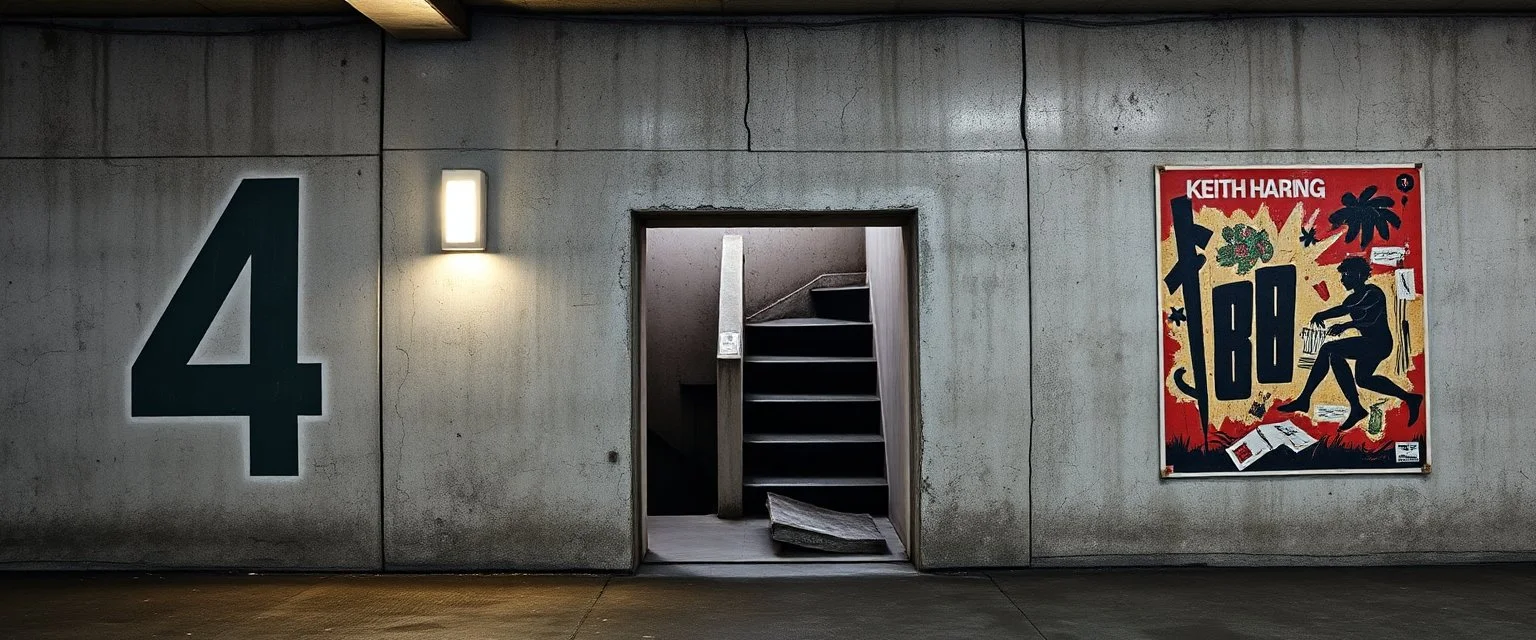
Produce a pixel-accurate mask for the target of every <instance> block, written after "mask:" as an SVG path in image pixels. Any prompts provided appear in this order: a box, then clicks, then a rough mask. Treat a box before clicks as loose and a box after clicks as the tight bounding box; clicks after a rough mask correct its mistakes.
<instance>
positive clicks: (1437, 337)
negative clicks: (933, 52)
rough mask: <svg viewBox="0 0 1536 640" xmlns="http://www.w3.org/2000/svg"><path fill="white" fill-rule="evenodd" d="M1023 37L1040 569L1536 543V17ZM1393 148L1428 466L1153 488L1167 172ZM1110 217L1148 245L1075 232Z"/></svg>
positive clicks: (1374, 556) (1353, 556) (1280, 23)
mask: <svg viewBox="0 0 1536 640" xmlns="http://www.w3.org/2000/svg"><path fill="white" fill-rule="evenodd" d="M1025 42H1026V43H1027V45H1028V47H1027V49H1026V54H1027V55H1026V61H1027V63H1028V74H1029V75H1028V77H1029V81H1030V86H1029V94H1028V98H1027V100H1026V120H1027V123H1028V126H1029V129H1028V132H1029V137H1030V144H1031V148H1032V149H1036V150H1037V151H1035V152H1033V153H1032V154H1031V156H1030V201H1031V205H1032V208H1031V212H1032V217H1031V219H1032V225H1031V226H1032V227H1033V228H1034V241H1035V244H1034V247H1035V254H1034V256H1033V264H1034V265H1035V266H1036V272H1035V274H1036V275H1035V278H1034V287H1033V290H1034V293H1035V299H1034V306H1033V312H1034V313H1033V316H1034V323H1033V334H1034V338H1035V339H1034V344H1035V351H1034V359H1035V369H1034V390H1035V397H1036V403H1035V414H1034V416H1035V428H1034V435H1035V442H1034V450H1033V451H1034V453H1033V458H1032V460H1031V466H1032V467H1033V469H1034V475H1033V485H1032V487H1031V492H1032V494H1033V497H1034V500H1033V504H1034V518H1033V522H1034V533H1033V538H1034V545H1033V548H1034V551H1033V555H1034V561H1035V563H1036V564H1053V565H1054V564H1123V563H1141V562H1201V561H1207V562H1219V563H1234V564H1236V563H1242V564H1255V563H1345V562H1415V561H1456V560H1478V559H1492V558H1509V557H1526V558H1528V557H1530V554H1531V553H1532V552H1536V538H1532V536H1531V534H1530V530H1531V525H1532V523H1533V522H1536V507H1533V504H1536V501H1533V498H1536V477H1532V474H1531V473H1530V472H1529V470H1530V468H1531V462H1530V459H1529V457H1527V456H1526V455H1525V453H1524V452H1525V451H1529V450H1530V449H1531V447H1532V446H1533V445H1536V434H1533V433H1532V432H1531V431H1530V430H1529V429H1527V428H1525V427H1524V426H1523V425H1525V424H1529V423H1530V422H1531V421H1532V419H1536V409H1533V407H1532V405H1531V404H1530V403H1529V402H1526V401H1525V396H1526V395H1528V390H1529V389H1531V388H1533V383H1536V379H1533V377H1532V376H1533V374H1532V372H1533V371H1536V355H1533V353H1536V352H1533V351H1532V349H1531V347H1532V346H1533V342H1536V340H1533V338H1532V336H1531V332H1530V331H1529V329H1528V327H1529V326H1531V323H1532V322H1533V321H1536V294H1533V292H1532V289H1531V287H1529V286H1527V285H1525V284H1523V283H1524V282H1526V281H1527V280H1528V279H1529V278H1530V277H1531V276H1532V275H1533V273H1532V271H1531V270H1532V269H1533V268H1536V225H1533V224H1532V223H1531V210H1532V204H1531V203H1532V202H1533V200H1532V198H1533V196H1536V172H1533V171H1532V168H1533V167H1536V151H1533V149H1536V20H1531V19H1521V20H1510V19H1462V20H1434V19H1337V20H1315V19H1306V20H1300V19H1298V20H1258V21H1253V20H1250V21H1242V22H1233V23H1215V24H1201V23H1195V24H1182V25H1165V26H1157V27H1140V28H1134V29H1114V30H1099V31H1085V30H1077V29H1065V28H1059V27H1052V26H1044V25H1031V26H1030V27H1029V28H1028V30H1027V32H1026V34H1025ZM1388 162H1392V163H1403V162H1423V163H1424V189H1425V190H1424V194H1425V198H1426V204H1425V212H1426V213H1425V220H1426V225H1427V228H1426V230H1425V236H1426V241H1427V244H1428V246H1429V256H1428V270H1429V278H1428V283H1429V284H1428V292H1427V300H1429V303H1428V304H1429V317H1430V322H1431V324H1430V327H1429V349H1430V352H1431V355H1430V361H1429V367H1430V370H1429V383H1430V394H1431V405H1432V408H1431V412H1432V415H1431V420H1432V422H1433V424H1434V425H1435V426H1434V432H1433V434H1432V443H1431V446H1432V449H1433V456H1434V461H1435V462H1434V471H1433V473H1432V474H1430V475H1427V476H1353V477H1317V476H1314V477H1296V478H1286V479H1267V480H1254V479H1209V480H1174V481H1160V480H1158V478H1157V475H1156V472H1155V468H1156V467H1157V460H1158V446H1159V445H1158V430H1157V423H1158V413H1157V393H1158V391H1157V379H1156V377H1155V376H1154V375H1153V372H1155V371H1157V370H1158V365H1157V346H1156V345H1157V343H1156V340H1157V326H1156V324H1155V322H1154V321H1153V315H1152V310H1151V309H1152V307H1153V305H1154V304H1155V300H1156V297H1155V291H1156V289H1155V287H1157V286H1158V283H1159V279H1160V275H1159V274H1158V273H1156V269H1155V267H1154V265H1155V263H1156V262H1155V257H1154V254H1153V243H1152V242H1151V240H1150V239H1151V238H1152V237H1153V233H1154V225H1155V222H1154V217H1153V211H1155V209H1154V207H1155V203H1154V202H1153V178H1152V176H1153V170H1152V167H1153V166H1154V165H1158V164H1179V165H1199V164H1236V165H1244V164H1297V163H1319V164H1358V163H1377V164H1380V163H1388ZM1106 229H1109V230H1113V232H1114V233H1115V234H1117V235H1119V234H1123V235H1121V236H1120V237H1124V238H1127V239H1132V240H1131V241H1127V242H1100V241H1085V240H1084V236H1085V235H1086V234H1089V233H1092V234H1094V235H1095V236H1096V237H1102V236H1100V235H1099V234H1102V233H1104V230H1106ZM1138 238H1145V239H1147V241H1146V242H1139V241H1134V239H1138ZM1047 268H1048V270H1047Z"/></svg>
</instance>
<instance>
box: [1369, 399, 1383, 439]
mask: <svg viewBox="0 0 1536 640" xmlns="http://www.w3.org/2000/svg"><path fill="white" fill-rule="evenodd" d="M1386 403H1387V401H1386V400H1382V401H1381V402H1377V403H1376V404H1373V405H1371V417H1370V421H1368V422H1366V423H1365V432H1366V433H1368V434H1370V435H1371V437H1372V438H1375V437H1378V436H1380V435H1381V432H1382V431H1384V430H1386V428H1387V416H1386V414H1385V413H1383V412H1382V410H1381V405H1384V404H1386Z"/></svg>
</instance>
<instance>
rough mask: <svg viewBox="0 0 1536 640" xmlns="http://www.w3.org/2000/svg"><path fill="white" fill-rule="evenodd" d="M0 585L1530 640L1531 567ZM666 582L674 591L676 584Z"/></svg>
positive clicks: (205, 603) (783, 619) (383, 608)
mask: <svg viewBox="0 0 1536 640" xmlns="http://www.w3.org/2000/svg"><path fill="white" fill-rule="evenodd" d="M756 567H758V568H759V569H760V570H758V569H753V565H725V566H720V567H718V569H719V570H718V571H716V570H714V569H711V568H710V566H709V565H671V566H664V567H660V568H659V570H655V571H650V573H651V574H652V575H647V574H646V573H642V575H639V576H589V575H537V576H530V575H257V576H249V575H243V574H239V575H229V574H222V575H219V574H181V573H164V574H128V573H110V574H102V573H92V574H60V573H51V574H9V575H3V576H0V637H4V638H124V637H134V638H140V637H172V636H174V637H180V638H186V637H192V638H210V637H211V638H301V637H324V638H374V637H392V638H560V639H571V638H637V639H644V638H654V639H662V638H710V639H716V638H718V639H748V638H812V639H817V638H826V639H829V640H830V639H833V638H837V639H847V640H856V639H862V638H869V639H875V638H881V639H884V638H957V639H959V638H965V639H989V638H1042V637H1043V638H1049V639H1051V640H1060V639H1067V638H1075V639H1088V638H1093V639H1102V640H1116V639H1131V638H1146V639H1173V638H1191V639H1201V638H1276V639H1278V638H1296V639H1307V638H1410V637H1411V638H1532V637H1536V565H1484V566H1453V567H1397V568H1306V569H1160V570H1133V571H1068V570H1029V571H1011V572H986V573H966V574H946V575H936V574H929V575H918V574H915V573H912V572H911V570H910V569H902V568H899V567H896V566H892V565H888V564H862V565H861V564H841V565H784V564H779V565H756ZM680 572H681V573H680Z"/></svg>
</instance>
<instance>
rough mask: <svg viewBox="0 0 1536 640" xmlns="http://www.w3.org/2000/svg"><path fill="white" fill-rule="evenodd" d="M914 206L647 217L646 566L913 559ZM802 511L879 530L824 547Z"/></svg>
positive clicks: (643, 219) (641, 314) (642, 235)
mask: <svg viewBox="0 0 1536 640" xmlns="http://www.w3.org/2000/svg"><path fill="white" fill-rule="evenodd" d="M915 218H916V212H915V211H914V210H910V209H897V210H879V211H818V212H779V211H697V210H695V211H686V212H681V211H670V210H661V211H649V210H647V211H635V212H634V218H633V220H634V246H635V247H636V256H637V259H636V260H635V270H636V273H635V280H634V281H635V282H636V283H637V284H636V287H635V293H634V295H635V296H636V298H637V299H636V304H635V305H634V308H635V309H636V314H635V315H636V317H635V319H634V322H635V325H636V326H635V330H634V333H633V335H635V336H636V342H637V344H636V345H635V346H636V354H637V357H636V363H635V369H636V371H635V390H636V391H635V394H634V396H635V398H636V407H635V425H636V428H635V443H636V444H635V448H636V458H637V459H638V460H640V464H639V465H637V474H638V477H637V478H636V486H637V487H638V495H637V500H636V505H637V510H638V512H637V513H636V519H635V520H636V522H637V525H638V526H637V531H636V532H635V533H636V539H637V541H638V543H639V544H637V546H636V548H637V549H638V550H639V551H640V557H638V558H637V559H636V560H637V562H646V563H657V564H685V563H733V562H739V563H768V562H773V563H778V562H908V561H909V560H910V559H911V557H910V555H909V554H908V551H907V550H908V549H913V548H915V540H914V539H913V536H914V534H915V530H916V527H915V526H914V523H913V515H914V508H913V507H914V500H915V496H914V493H913V490H912V489H913V487H912V478H913V477H915V476H916V457H915V455H914V447H913V443H915V442H916V438H915V437H914V434H915V433H916V430H917V425H916V424H915V417H916V414H915V412H914V411H913V410H912V405H913V400H914V398H915V397H916V394H915V390H916V374H915V370H914V366H913V365H914V363H915V362H916V355H915V353H914V345H915V344H916V336H917V327H916V314H915V313H914V310H913V307H912V304H913V300H915V299H916V296H915V295H914V291H913V289H914V287H915V284H916V282H915V279H914V278H913V267H914V265H915V263H916V260H915V255H914V249H915V246H916V244H915V238H914V234H915V224H914V223H915ZM733 243H734V244H733ZM733 261H734V262H733ZM770 495H774V496H780V497H782V498H788V499H790V500H791V501H792V502H785V501H783V500H781V499H779V498H775V499H774V500H775V508H774V513H775V514H776V515H777V516H779V517H778V520H779V525H778V526H774V525H773V523H772V522H771V521H770V519H769V515H770V514H769V507H768V502H769V496H770ZM793 502H799V503H801V504H794V503H793ZM786 505H787V506H786ZM803 505H810V506H811V507H813V508H821V509H829V510H834V511H838V512H844V513H850V514H868V515H869V516H872V517H873V520H874V527H873V528H870V529H868V531H869V532H870V533H866V534H865V535H864V536H863V538H864V539H863V540H862V542H861V544H860V545H856V546H858V550H857V551H851V549H852V548H853V547H851V546H850V547H849V549H845V550H843V551H840V552H839V551H828V550H826V549H827V548H829V547H836V546H839V544H836V543H838V542H839V541H838V540H836V539H831V540H832V542H833V543H834V544H831V545H828V544H820V543H818V541H817V540H812V541H811V542H806V541H805V540H802V539H797V538H795V534H796V531H794V530H793V529H794V527H790V528H789V529H786V528H785V522H786V520H787V519H789V518H793V517H797V516H795V514H793V513H789V511H791V510H794V509H800V508H802V506H803ZM812 511H813V513H812V515H813V516H814V515H817V514H816V513H814V509H813V510H812ZM786 514H788V515H787V516H786ZM801 515H804V514H801ZM821 515H824V516H825V514H821ZM825 517H835V516H825ZM849 522H852V523H853V524H854V525H857V524H858V523H859V522H867V519H859V518H855V519H854V520H851V521H849ZM816 529H817V527H816V526H814V525H812V526H811V527H809V530H811V531H812V532H813V533H814V531H815V530H816ZM875 529H878V533H873V532H874V531H875ZM786 532H788V533H786ZM801 533H803V531H801ZM842 542H847V540H842Z"/></svg>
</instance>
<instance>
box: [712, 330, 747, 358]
mask: <svg viewBox="0 0 1536 640" xmlns="http://www.w3.org/2000/svg"><path fill="white" fill-rule="evenodd" d="M716 357H719V358H739V357H741V333H740V332H738V331H721V332H720V348H719V349H717V350H716Z"/></svg>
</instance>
